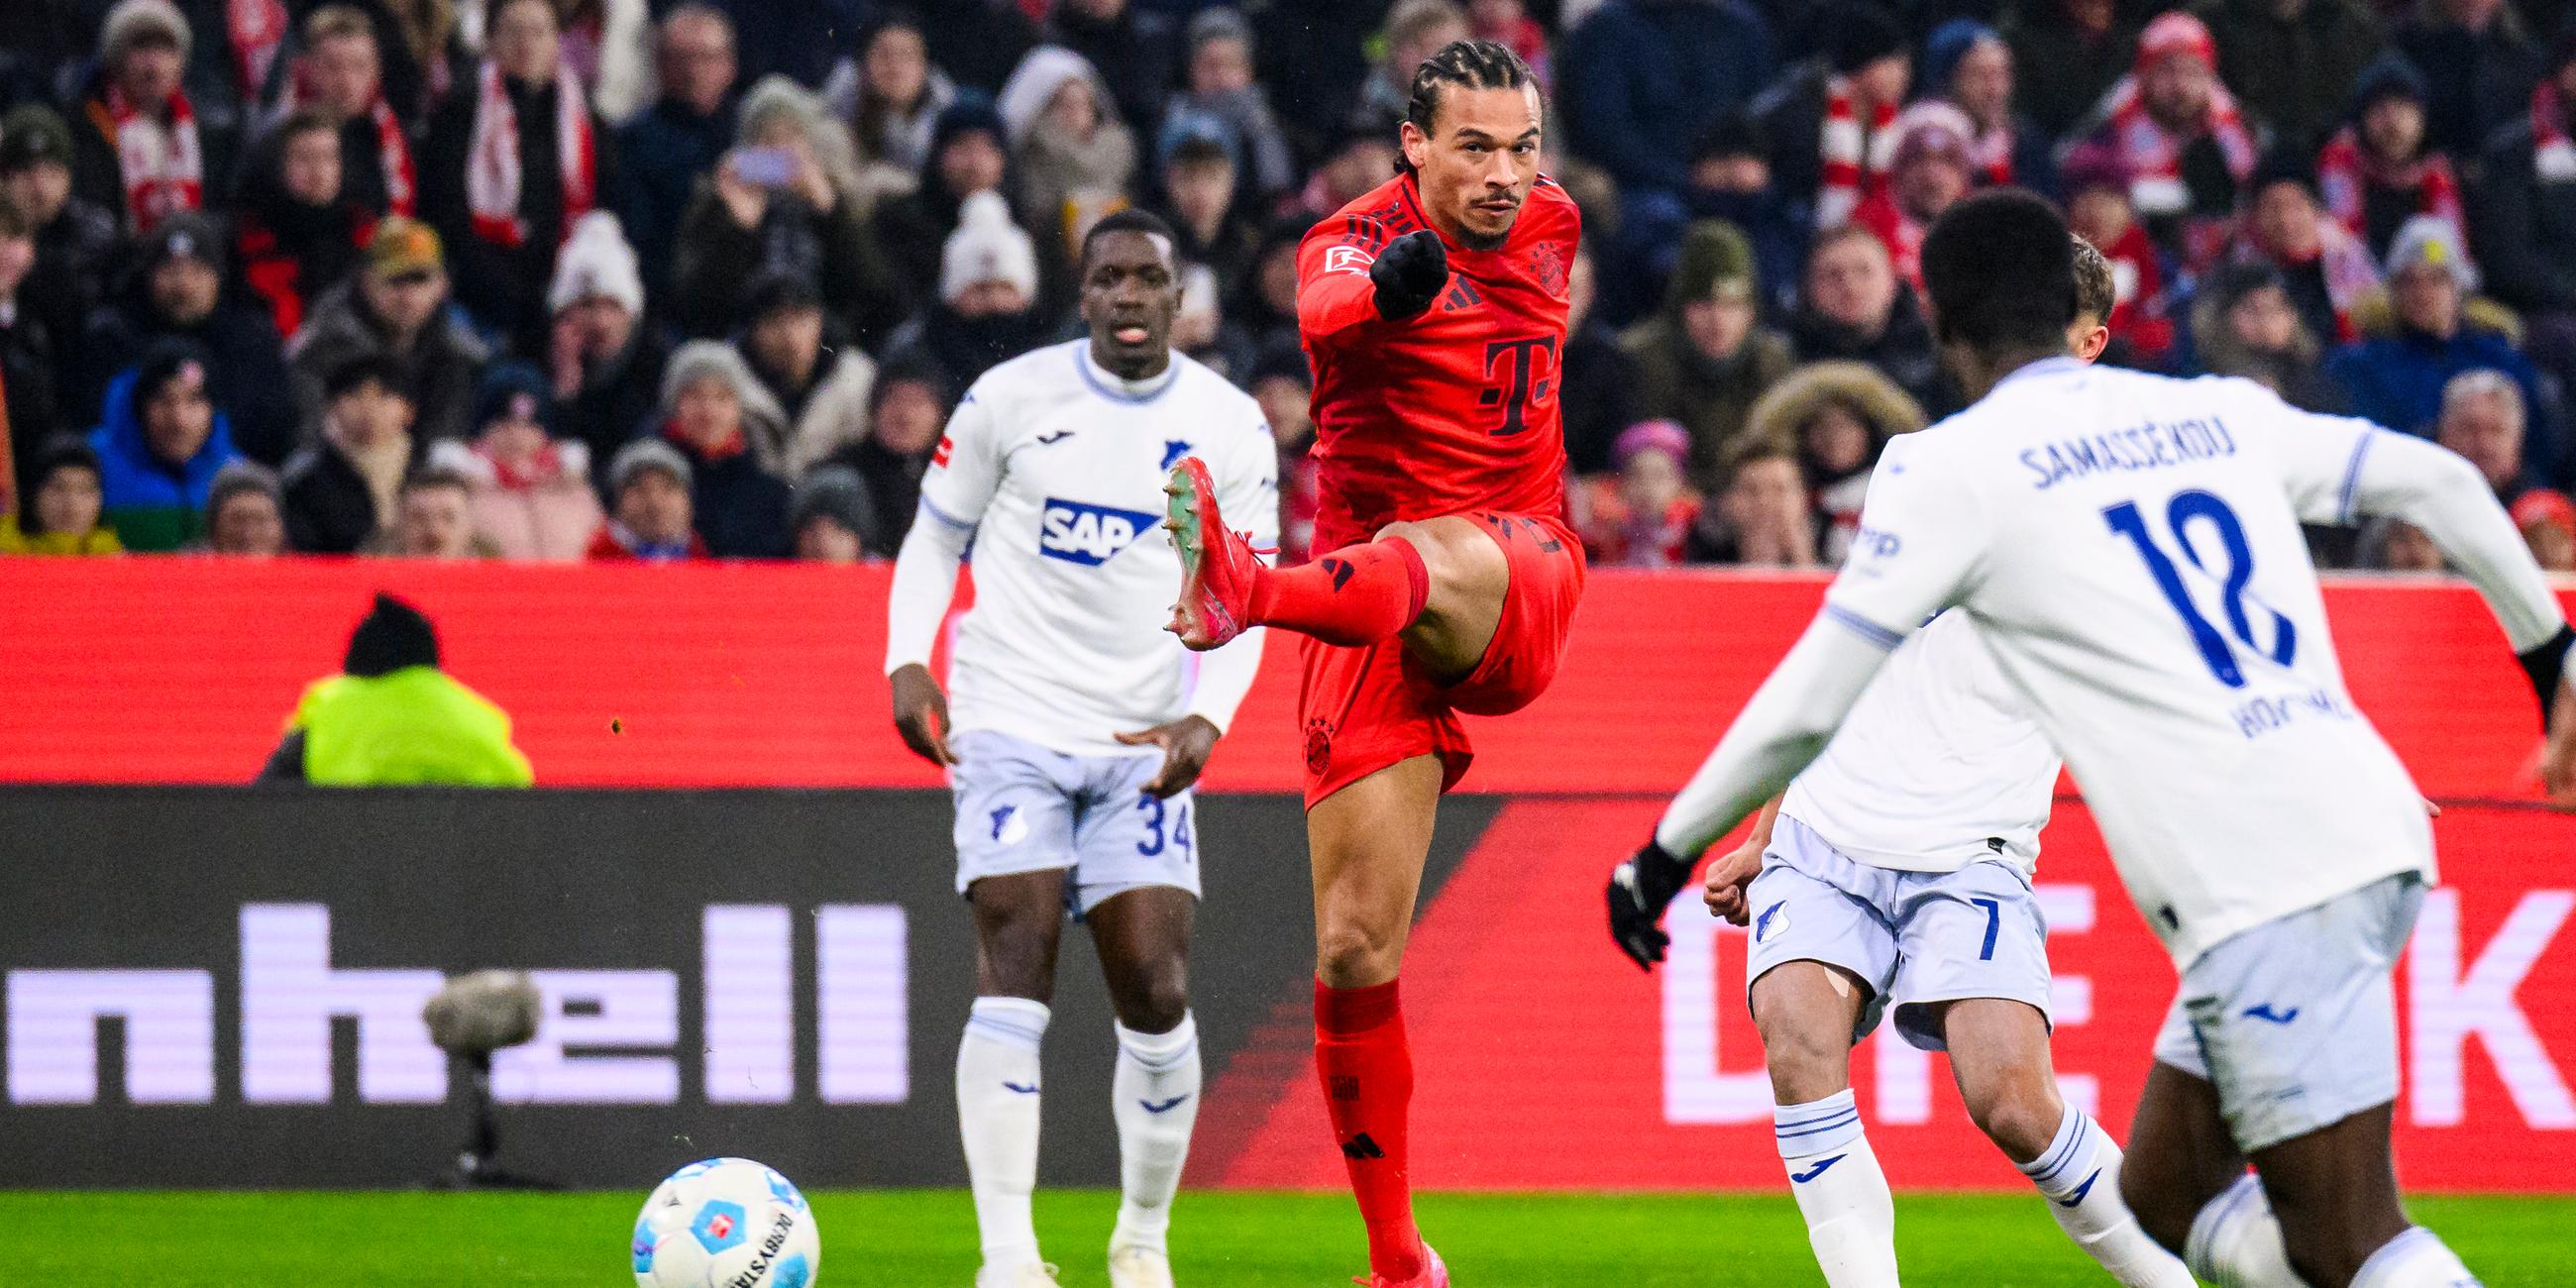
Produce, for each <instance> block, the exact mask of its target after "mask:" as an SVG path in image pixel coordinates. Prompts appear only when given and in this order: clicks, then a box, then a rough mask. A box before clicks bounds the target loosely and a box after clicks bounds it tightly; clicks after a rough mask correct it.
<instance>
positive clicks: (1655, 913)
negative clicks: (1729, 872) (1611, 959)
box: [1610, 838, 1693, 970]
mask: <svg viewBox="0 0 2576 1288" xmlns="http://www.w3.org/2000/svg"><path fill="white" fill-rule="evenodd" d="M1692 866H1693V865H1692V864H1691V862H1690V861H1689V860H1687V859H1677V858H1674V857H1673V856H1672V855H1670V854H1667V853H1665V852H1664V847H1662V846H1660V845H1657V844H1655V842H1654V841H1653V840H1652V839H1651V838H1650V839H1648V840H1647V842H1646V843H1645V845H1643V846H1641V847H1639V849H1638V850H1637V854H1636V857H1634V858H1631V859H1629V860H1628V861H1627V862H1625V863H1622V864H1620V865H1619V866H1617V867H1615V868H1612V869H1610V938H1611V939H1612V940H1613V941H1615V942H1616V943H1617V944H1618V945H1619V951H1620V952H1623V953H1626V954H1628V960H1630V961H1632V962H1635V963H1637V966H1638V969H1640V970H1653V969H1654V968H1655V963H1656V962H1659V961H1662V960H1663V959H1664V947H1665V946H1666V945H1667V944H1670V943H1671V942H1672V941H1673V939H1672V936H1670V935H1667V934H1665V933H1664V928H1663V926H1662V925H1660V924H1658V923H1660V922H1662V921H1663V919H1664V908H1665V906H1666V905H1668V904H1670V903H1671V902H1672V901H1673V896H1674V895H1677V894H1679V893H1681V889H1682V887H1683V886H1685V885H1688V884H1689V883H1690V874H1691V867H1692Z"/></svg>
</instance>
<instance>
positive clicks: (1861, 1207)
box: [1771, 1087, 1897, 1288]
mask: <svg viewBox="0 0 2576 1288" xmlns="http://www.w3.org/2000/svg"><path fill="white" fill-rule="evenodd" d="M1771 1120H1772V1124H1773V1133H1774V1135H1775V1136H1776V1137H1777V1138H1778V1140H1779V1143H1780V1159H1781V1162H1782V1163H1783V1164H1785V1165H1786V1166H1787V1168H1788V1172H1789V1190H1790V1193H1792V1194H1795V1195H1796V1196H1797V1199H1798V1211H1799V1212H1800V1213H1801V1214H1803V1215H1804V1216H1805V1217H1806V1218H1807V1242H1808V1243H1810V1244H1812V1245H1814V1247H1815V1249H1816V1264H1817V1266H1818V1267H1820V1268H1822V1269H1823V1270H1824V1272H1825V1282H1826V1283H1827V1284H1828V1285H1830V1286H1831V1288H1896V1284H1897V1279H1896V1200H1895V1198H1894V1197H1893V1196H1891V1195H1890V1194H1889V1193H1888V1192H1887V1174H1886V1173H1885V1172H1882V1171H1880V1170H1879V1167H1878V1155H1877V1154H1875V1153H1872V1152H1871V1151H1870V1148H1869V1137H1868V1135H1866V1134H1865V1133H1864V1132H1862V1130H1861V1124H1860V1109H1859V1108H1858V1107H1857V1106H1855V1105H1854V1104H1853V1103H1852V1093H1851V1089H1850V1088H1848V1087H1846V1088H1844V1089H1843V1090H1842V1091H1840V1092H1838V1093H1836V1094H1834V1095H1831V1096H1827V1097H1826V1098H1824V1099H1822V1100H1811V1101H1808V1102H1807V1103H1805V1104H1803V1105H1779V1106H1776V1107H1774V1108H1773V1109H1772V1111H1771Z"/></svg>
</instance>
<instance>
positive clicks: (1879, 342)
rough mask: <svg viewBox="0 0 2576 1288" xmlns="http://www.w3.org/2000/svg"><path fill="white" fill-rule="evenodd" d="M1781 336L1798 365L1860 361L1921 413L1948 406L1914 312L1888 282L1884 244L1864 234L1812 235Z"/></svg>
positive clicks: (1896, 282)
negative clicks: (1798, 287)
mask: <svg viewBox="0 0 2576 1288" xmlns="http://www.w3.org/2000/svg"><path fill="white" fill-rule="evenodd" d="M1788 333H1789V348H1790V352H1791V353H1793V354H1795V355H1796V356H1797V359H1798V361H1800V362H1802V363H1805V362H1822V361H1825V360H1827V359H1833V358H1845V359H1850V360H1853V361H1857V362H1866V363H1868V364H1870V365H1871V366H1874V367H1876V368H1878V369H1879V372H1880V373H1881V374H1883V375H1885V376H1886V377H1887V378H1888V379H1890V380H1893V381H1895V382H1896V384H1897V387H1898V388H1901V389H1903V390H1904V391H1905V392H1906V394H1907V395H1908V396H1910V397H1912V398H1913V399H1914V401H1915V402H1917V403H1919V404H1921V405H1923V406H1924V407H1925V408H1926V409H1947V408H1949V407H1950V406H1952V405H1953V399H1954V397H1955V395H1954V394H1953V393H1952V392H1951V389H1950V384H1949V381H1948V379H1947V378H1946V377H1945V376H1944V375H1943V374H1942V371H1941V361H1940V357H1939V355H1938V354H1937V353H1936V352H1935V351H1934V349H1933V345H1932V328H1931V326H1930V325H1929V324H1927V323H1926V322H1925V321H1924V319H1923V310H1922V307H1921V305H1920V304H1918V303H1917V302H1916V297H1915V295H1914V292H1913V291H1912V290H1910V289H1908V288H1907V287H1906V285H1905V283H1904V282H1903V281H1902V280H1901V279H1899V278H1898V277H1897V276H1896V267H1895V263H1894V261H1893V260H1891V259H1890V258H1889V257H1888V253H1887V244H1886V243H1885V242H1882V241H1880V240H1879V239H1878V234H1876V233H1873V232H1871V231H1869V230H1868V229H1866V228H1862V227H1860V226H1859V225H1856V224H1845V225H1843V226H1842V227H1840V228H1834V229H1828V230H1826V231H1824V232H1822V233H1819V234H1817V236H1816V241H1815V245H1814V246H1813V247H1811V248H1810V249H1809V250H1808V252H1807V272H1806V277H1805V281H1804V290H1803V292H1802V293H1801V295H1800V298H1799V303H1798V311H1797V312H1796V313H1795V314H1793V315H1792V316H1791V317H1790V319H1789V325H1788Z"/></svg>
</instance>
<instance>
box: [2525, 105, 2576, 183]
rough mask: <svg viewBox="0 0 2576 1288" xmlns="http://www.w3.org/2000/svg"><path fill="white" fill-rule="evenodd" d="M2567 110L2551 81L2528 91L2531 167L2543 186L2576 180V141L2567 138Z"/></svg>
mask: <svg viewBox="0 0 2576 1288" xmlns="http://www.w3.org/2000/svg"><path fill="white" fill-rule="evenodd" d="M2566 106H2567V105H2566V104H2564V103H2561V102H2559V101H2558V86H2557V85H2556V84H2554V83H2552V82H2550V81H2547V80H2544V81H2542V82H2540V87H2539V88H2538V89H2535V90H2533V91H2531V165H2532V169H2533V170H2534V171H2536V172H2537V173H2538V174H2539V176H2540V179H2541V181H2542V182H2544V183H2566V182H2568V181H2570V180H2576V141H2570V140H2569V139H2568V137H2567V111H2566Z"/></svg>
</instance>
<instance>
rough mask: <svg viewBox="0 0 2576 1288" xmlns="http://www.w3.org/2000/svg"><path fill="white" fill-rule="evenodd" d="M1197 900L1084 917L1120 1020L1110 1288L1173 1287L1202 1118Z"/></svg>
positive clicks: (1157, 899) (1122, 907) (1138, 900)
mask: <svg viewBox="0 0 2576 1288" xmlns="http://www.w3.org/2000/svg"><path fill="white" fill-rule="evenodd" d="M1197 904H1198V900H1197V899H1196V898H1195V897H1194V896H1192V895H1191V894H1190V893H1189V892H1188V891H1186V890H1181V889H1176V888H1173V887H1170V886H1146V887H1144V888H1142V889H1136V890H1130V891H1127V892H1126V893H1124V894H1119V895H1113V896H1111V897H1110V898H1108V899H1106V900H1104V901H1102V902H1101V903H1100V904H1099V905H1098V906H1096V907H1094V908H1092V909H1091V910H1090V911H1089V912H1086V913H1084V914H1083V921H1084V923H1085V924H1087V925H1089V926H1090V927H1091V938H1092V941H1093V943H1094V944H1096V945H1097V946H1098V947H1099V949H1100V969H1101V973H1102V975H1104V976H1105V977H1106V978H1107V980H1108V983H1109V1001H1110V1005H1111V1007H1112V1008H1113V1009H1114V1010H1116V1011H1117V1013H1118V1019H1117V1022H1116V1024H1115V1026H1114V1027H1115V1029H1116V1031H1117V1035H1118V1070H1117V1073H1116V1074H1115V1075H1114V1076H1113V1077H1112V1078H1111V1080H1110V1097H1111V1109H1110V1112H1111V1117H1112V1118H1113V1119H1114V1120H1115V1121H1116V1122H1117V1124H1118V1157H1119V1182H1120V1184H1119V1204H1118V1226H1117V1229H1116V1230H1114V1231H1113V1232H1112V1233H1111V1234H1110V1236H1109V1284H1110V1288H1172V1266H1171V1257H1170V1252H1169V1248H1168V1244H1167V1238H1168V1233H1169V1231H1170V1229H1171V1224H1172V1196H1173V1194H1174V1193H1175V1192H1177V1191H1178V1190H1179V1189H1180V1186H1181V1166H1182V1164H1183V1163H1185V1162H1186V1161H1188V1159H1189V1154H1190V1129H1191V1128H1192V1126H1194V1125H1195V1124H1196V1123H1197V1121H1198V1114H1199V1090H1200V1067H1199V1030H1198V1024H1197V1022H1196V1021H1194V1020H1193V1019H1192V1018H1191V1016H1190V994H1189V967H1188V954H1189V942H1190V922H1191V919H1192V917H1193V915H1194V913H1195V912H1196V910H1197Z"/></svg>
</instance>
